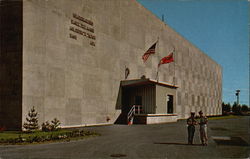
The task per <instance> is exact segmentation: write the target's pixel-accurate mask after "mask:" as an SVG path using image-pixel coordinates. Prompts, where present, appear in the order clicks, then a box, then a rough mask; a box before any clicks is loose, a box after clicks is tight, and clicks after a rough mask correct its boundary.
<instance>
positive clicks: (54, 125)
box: [51, 118, 61, 131]
mask: <svg viewBox="0 0 250 159" xmlns="http://www.w3.org/2000/svg"><path fill="white" fill-rule="evenodd" d="M51 123H52V124H51V128H52V131H56V130H58V129H59V126H60V124H61V123H60V121H59V120H58V119H57V118H54V119H53V120H52V121H51Z"/></svg>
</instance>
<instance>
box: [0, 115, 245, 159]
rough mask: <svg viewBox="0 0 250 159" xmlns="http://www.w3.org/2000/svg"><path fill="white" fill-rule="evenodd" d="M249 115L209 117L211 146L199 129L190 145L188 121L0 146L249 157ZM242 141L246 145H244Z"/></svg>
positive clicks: (47, 151)
mask: <svg viewBox="0 0 250 159" xmlns="http://www.w3.org/2000/svg"><path fill="white" fill-rule="evenodd" d="M249 120H250V117H249V116H248V117H240V118H235V119H220V120H210V121H209V124H208V137H209V144H208V146H201V145H200V141H199V129H198V127H197V128H196V132H195V139H194V145H187V144H186V143H187V130H186V124H185V120H182V121H178V122H177V123H169V124H159V125H130V126H127V125H111V126H99V127H89V128H84V129H88V130H93V131H96V132H99V133H101V134H102V136H100V137H93V138H88V139H85V140H81V141H72V142H64V143H53V144H40V145H26V146H18V145H17V146H0V159H8V158H11V159H13V158H18V159H20V158H62V159H68V158H70V159H71V158H72V159H74V158H124V159H127V158H135V159H136V158H145V159H146V158H164V159H165V158H168V159H171V158H180V159H183V158H185V159H186V158H247V157H249V154H250V147H249V144H250V129H249ZM242 143H243V144H242Z"/></svg>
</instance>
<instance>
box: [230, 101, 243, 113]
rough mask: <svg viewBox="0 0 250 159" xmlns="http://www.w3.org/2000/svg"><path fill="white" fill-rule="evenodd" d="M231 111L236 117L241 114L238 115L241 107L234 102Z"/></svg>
mask: <svg viewBox="0 0 250 159" xmlns="http://www.w3.org/2000/svg"><path fill="white" fill-rule="evenodd" d="M232 111H233V112H234V113H235V114H237V115H239V114H241V113H240V112H241V106H240V105H237V103H236V102H234V104H233V107H232Z"/></svg>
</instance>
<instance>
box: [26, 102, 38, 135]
mask: <svg viewBox="0 0 250 159" xmlns="http://www.w3.org/2000/svg"><path fill="white" fill-rule="evenodd" d="M37 115H38V113H37V112H36V110H35V108H34V106H33V107H32V108H31V110H30V111H29V113H28V117H26V121H27V122H25V123H24V124H23V127H24V128H25V129H26V130H27V131H28V132H32V131H35V130H38V129H39V126H38V117H37Z"/></svg>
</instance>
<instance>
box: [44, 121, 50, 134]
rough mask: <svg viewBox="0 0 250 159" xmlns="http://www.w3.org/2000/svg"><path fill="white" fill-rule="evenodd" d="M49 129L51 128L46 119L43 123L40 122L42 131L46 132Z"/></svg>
mask: <svg viewBox="0 0 250 159" xmlns="http://www.w3.org/2000/svg"><path fill="white" fill-rule="evenodd" d="M51 130H52V127H51V125H50V123H49V122H48V121H46V122H45V123H42V131H46V132H48V131H51Z"/></svg>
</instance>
